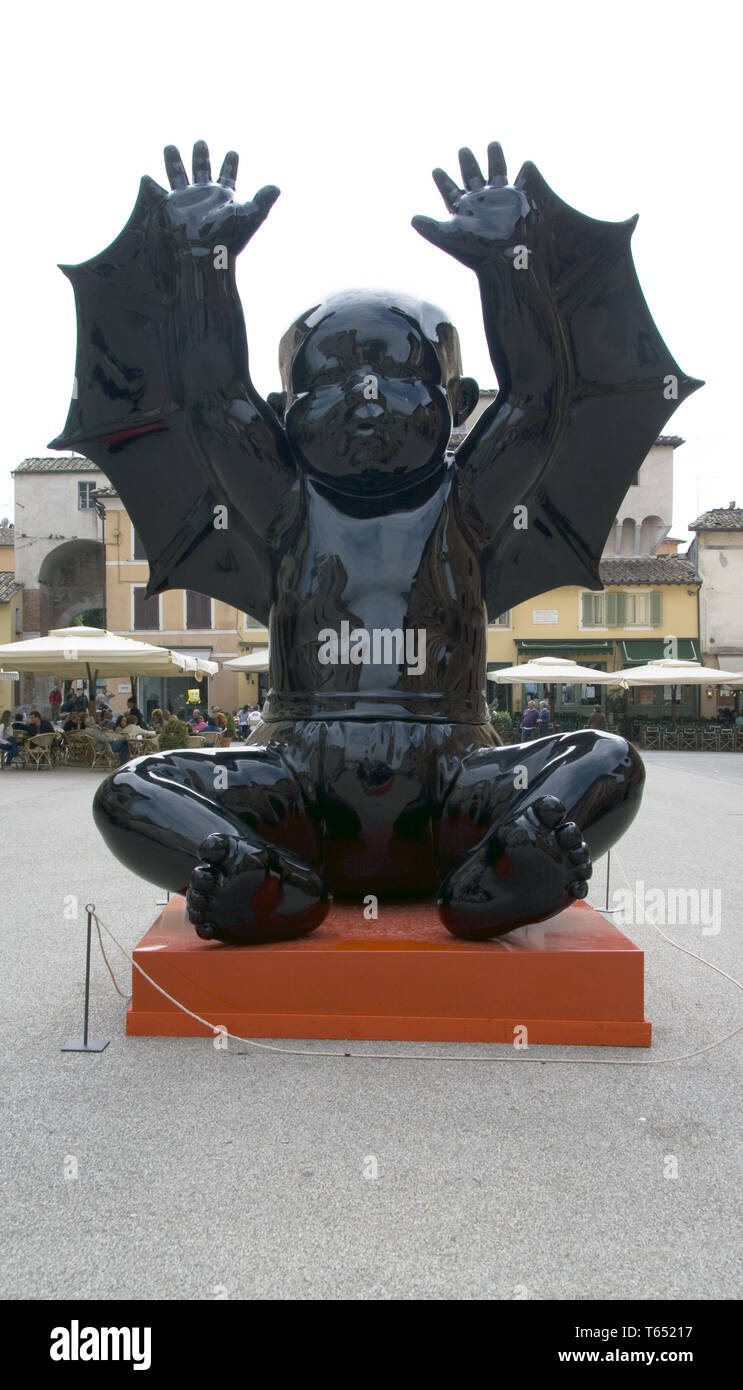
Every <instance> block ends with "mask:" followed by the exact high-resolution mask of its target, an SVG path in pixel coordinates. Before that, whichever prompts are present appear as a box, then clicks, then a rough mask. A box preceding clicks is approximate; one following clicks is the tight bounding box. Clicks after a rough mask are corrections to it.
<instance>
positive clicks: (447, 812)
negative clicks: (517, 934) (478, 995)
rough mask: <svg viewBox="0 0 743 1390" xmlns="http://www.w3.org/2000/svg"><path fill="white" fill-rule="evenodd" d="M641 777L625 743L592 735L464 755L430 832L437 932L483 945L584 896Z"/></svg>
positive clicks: (630, 812)
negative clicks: (436, 877) (434, 835)
mask: <svg viewBox="0 0 743 1390" xmlns="http://www.w3.org/2000/svg"><path fill="white" fill-rule="evenodd" d="M644 776H645V771H644V768H643V764H642V761H641V759H640V757H639V755H638V754H637V753H636V751H635V749H634V748H633V747H632V745H631V744H629V743H627V741H626V740H625V739H623V738H619V737H617V736H616V735H615V734H608V733H603V732H601V731H599V730H595V729H584V730H581V731H580V732H578V733H575V734H555V735H553V736H551V737H549V738H542V739H537V740H536V741H535V742H534V743H527V744H520V745H518V746H515V747H508V748H494V749H481V750H478V751H477V752H475V753H471V754H470V755H469V756H468V757H467V758H465V759H464V761H463V763H462V768H461V771H460V773H459V775H458V777H457V780H456V782H455V783H454V784H453V787H452V790H451V791H450V793H449V795H448V797H447V800H446V802H445V804H444V807H443V812H442V818H441V824H440V828H439V839H438V855H437V862H438V868H439V872H440V874H441V878H442V883H441V888H440V890H439V895H438V908H439V914H440V916H441V920H442V921H443V923H444V925H445V926H446V927H448V929H449V931H451V932H452V933H453V934H454V935H455V936H462V937H467V938H469V939H475V940H483V939H487V938H489V937H494V936H502V935H504V933H505V932H508V931H511V930H512V929H513V928H514V927H519V926H523V925H524V924H525V923H527V922H538V921H541V920H543V919H544V918H546V917H551V916H553V914H554V913H556V912H559V911H561V910H562V908H564V907H567V905H568V904H569V903H570V902H572V901H573V900H574V899H576V898H583V897H585V896H586V894H587V892H588V882H587V880H588V879H589V878H590V876H591V872H592V869H591V860H592V859H595V858H596V857H597V856H598V855H601V854H605V853H606V851H607V849H609V848H610V847H611V845H612V844H614V842H615V841H616V840H618V839H619V837H620V836H621V835H623V834H624V831H625V830H626V829H627V827H628V825H629V824H630V822H631V821H632V820H633V819H634V817H635V815H636V813H637V810H638V807H639V804H640V797H641V793H642V784H643V781H644Z"/></svg>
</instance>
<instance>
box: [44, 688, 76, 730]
mask: <svg viewBox="0 0 743 1390" xmlns="http://www.w3.org/2000/svg"><path fill="white" fill-rule="evenodd" d="M72 708H73V709H74V710H75V711H76V713H77V714H87V713H88V697H87V695H86V694H85V691H84V690H83V689H82V687H81V688H80V689H79V690H76V691H75V699H74V703H73V705H72ZM31 713H32V714H33V710H32V711H31ZM42 732H46V731H45V730H42Z"/></svg>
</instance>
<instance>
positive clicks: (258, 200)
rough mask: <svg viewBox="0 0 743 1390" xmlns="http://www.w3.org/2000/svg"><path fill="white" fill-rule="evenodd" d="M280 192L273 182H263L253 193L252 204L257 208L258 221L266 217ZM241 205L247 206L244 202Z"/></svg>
mask: <svg viewBox="0 0 743 1390" xmlns="http://www.w3.org/2000/svg"><path fill="white" fill-rule="evenodd" d="M280 193H281V189H280V188H277V187H276V185H275V184H274V183H267V184H264V186H263V188H259V189H258V192H257V193H255V194H254V195H253V206H254V207H255V208H257V209H258V212H259V214H260V217H259V221H260V222H262V221H263V220H264V218H266V217H268V214H269V212H270V211H271V208H272V207H273V205H274V203H275V202H276V199H277V198H278V197H279V195H280ZM243 206H245V207H247V206H249V204H247V203H246V204H243Z"/></svg>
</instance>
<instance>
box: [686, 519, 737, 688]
mask: <svg viewBox="0 0 743 1390" xmlns="http://www.w3.org/2000/svg"><path fill="white" fill-rule="evenodd" d="M689 530H690V531H694V532H696V535H695V538H694V540H693V541H692V544H691V546H690V547H689V559H690V560H692V561H693V563H694V564H695V565H696V567H697V569H698V571H699V576H700V579H701V581H702V590H701V595H700V606H699V636H700V641H701V646H702V659H703V661H704V663H705V665H706V666H716V667H717V668H718V670H721V671H734V672H736V673H740V674H741V675H743V507H736V505H735V503H734V502H731V503H730V505H729V506H728V507H715V508H713V509H712V510H711V511H708V512H704V513H703V514H702V516H698V517H697V519H696V521H692V523H691V525H690V527H689ZM736 697H737V703H736ZM702 698H703V711H704V713H707V714H715V713H716V711H717V708H718V707H719V706H720V705H724V706H727V707H730V706H733V705H735V707H736V708H738V709H739V708H741V693H740V692H734V691H733V689H732V687H728V686H719V687H716V688H715V689H714V690H713V691H711V693H710V694H709V695H708V694H707V692H706V691H703V696H702Z"/></svg>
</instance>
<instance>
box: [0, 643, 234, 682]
mask: <svg viewBox="0 0 743 1390" xmlns="http://www.w3.org/2000/svg"><path fill="white" fill-rule="evenodd" d="M8 659H11V660H12V662H13V666H14V667H16V668H17V669H18V671H30V672H33V673H34V674H35V675H42V676H43V675H50V676H63V677H64V679H65V680H74V679H75V678H82V679H83V680H87V681H88V683H89V684H88V690H89V691H91V690H92V689H94V686H95V681H96V680H97V678H98V676H99V675H100V676H104V677H111V676H127V677H128V678H129V680H130V682H131V684H132V689H133V688H134V680H135V678H136V677H137V676H147V675H149V676H179V675H188V674H189V672H190V671H192V670H193V669H194V667H195V662H196V659H195V658H193V657H187V656H185V655H182V654H181V653H180V652H173V651H170V650H169V648H168V647H156V646H153V645H152V643H150V642H138V641H136V640H135V639H133V638H131V637H119V636H118V635H117V634H116V633H115V632H108V631H106V630H104V629H102V628H96V627H62V628H55V629H54V630H53V631H52V632H50V633H49V634H48V635H47V636H46V637H31V638H29V639H28V641H26V642H9V643H7V644H6V645H5V646H0V661H3V660H8ZM203 664H204V665H207V666H209V667H210V668H211V670H210V672H209V674H211V675H213V674H214V673H215V672H216V671H217V670H218V669H219V668H218V666H217V665H216V663H215V662H205V663H203Z"/></svg>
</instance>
